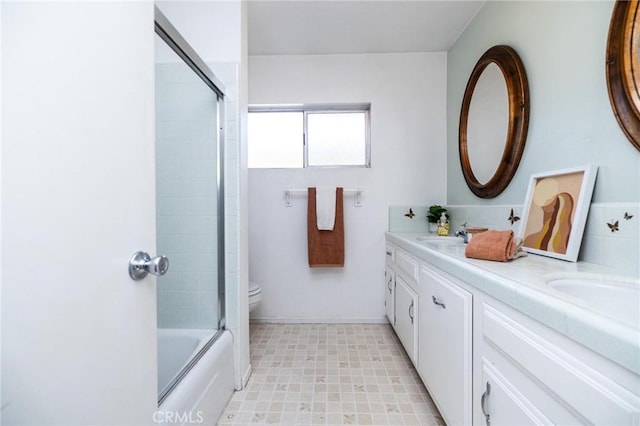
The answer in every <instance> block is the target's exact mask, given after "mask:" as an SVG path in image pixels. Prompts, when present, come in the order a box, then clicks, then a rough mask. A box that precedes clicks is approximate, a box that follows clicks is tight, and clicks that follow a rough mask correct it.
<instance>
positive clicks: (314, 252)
mask: <svg viewBox="0 0 640 426" xmlns="http://www.w3.org/2000/svg"><path fill="white" fill-rule="evenodd" d="M342 195H343V189H342V188H336V218H335V223H334V225H333V230H332V231H324V230H323V231H320V230H319V229H318V226H317V216H316V188H308V190H307V201H308V204H307V243H308V252H309V266H310V267H311V268H320V267H343V266H344V212H343V209H342V204H343V203H342V201H343V200H342Z"/></svg>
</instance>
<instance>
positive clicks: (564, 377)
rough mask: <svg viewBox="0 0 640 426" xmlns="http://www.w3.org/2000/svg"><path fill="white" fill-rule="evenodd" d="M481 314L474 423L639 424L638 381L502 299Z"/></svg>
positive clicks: (496, 425) (490, 301) (487, 303)
mask: <svg viewBox="0 0 640 426" xmlns="http://www.w3.org/2000/svg"><path fill="white" fill-rule="evenodd" d="M481 309H482V315H481V318H482V319H481V322H482V327H481V331H482V332H481V339H479V340H480V341H478V342H477V345H476V350H477V351H479V352H480V355H481V363H482V365H481V366H479V367H480V368H482V381H481V383H479V386H478V387H477V389H478V392H477V393H478V395H479V397H478V398H477V399H476V401H475V402H476V404H477V405H478V409H477V410H476V413H477V416H476V422H475V424H482V425H484V424H486V425H492V426H500V425H505V426H506V425H514V424H518V425H527V424H601V425H605V424H607V425H633V424H638V422H639V421H640V411H639V408H640V400H639V398H638V395H637V391H638V386H639V383H638V379H637V376H635V377H634V375H633V374H629V372H626V371H624V369H622V368H621V367H619V366H618V365H616V364H615V363H612V362H610V361H608V360H606V359H604V358H602V357H600V356H599V355H597V354H595V353H594V352H592V351H590V350H589V349H587V348H585V347H583V346H581V345H578V344H576V343H575V342H572V341H571V340H570V339H568V338H566V337H565V336H562V335H560V334H558V333H557V332H555V331H553V330H551V329H549V328H548V327H545V326H544V325H542V324H540V323H537V322H536V321H534V320H532V319H531V318H528V317H526V316H525V315H523V314H521V313H519V312H517V311H515V310H513V309H511V308H509V307H507V306H505V305H503V304H502V303H500V302H498V301H497V300H494V299H492V298H485V300H484V301H483V302H482V305H481ZM633 391H635V393H634V392H633Z"/></svg>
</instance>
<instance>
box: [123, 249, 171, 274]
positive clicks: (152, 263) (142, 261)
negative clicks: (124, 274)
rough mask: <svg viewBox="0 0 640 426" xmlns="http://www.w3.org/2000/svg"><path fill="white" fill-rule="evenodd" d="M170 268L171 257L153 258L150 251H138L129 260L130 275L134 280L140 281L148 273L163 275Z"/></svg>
mask: <svg viewBox="0 0 640 426" xmlns="http://www.w3.org/2000/svg"><path fill="white" fill-rule="evenodd" d="M168 270H169V259H167V257H166V256H156V257H154V258H151V256H149V253H145V252H144V251H137V252H135V253H134V254H133V257H132V258H131V260H130V261H129V276H130V277H131V279H132V280H134V281H139V280H141V279H143V278H144V277H146V276H147V274H151V275H155V276H157V277H159V276H162V275H164V274H166V273H167V271H168Z"/></svg>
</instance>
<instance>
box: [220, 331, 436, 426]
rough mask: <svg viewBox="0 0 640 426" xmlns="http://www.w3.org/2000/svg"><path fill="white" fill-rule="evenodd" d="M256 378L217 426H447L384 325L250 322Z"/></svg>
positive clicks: (401, 349)
mask: <svg viewBox="0 0 640 426" xmlns="http://www.w3.org/2000/svg"><path fill="white" fill-rule="evenodd" d="M251 364H252V366H253V374H252V376H251V378H250V379H249V383H248V385H247V387H246V389H245V390H243V391H240V392H236V393H235V394H234V395H233V397H232V399H231V401H230V402H229V404H228V406H227V408H226V410H225V411H224V413H222V416H221V418H220V421H219V423H218V424H219V425H251V424H279V425H296V426H300V425H342V424H355V425H394V426H400V425H421V426H424V425H434V426H436V425H444V422H443V420H442V417H440V414H439V413H438V409H437V408H436V407H435V405H434V404H433V401H432V400H431V398H430V397H429V394H428V393H427V391H426V389H425V387H424V385H423V384H422V382H421V380H420V378H419V377H418V374H417V372H416V370H415V369H414V368H413V365H412V364H411V361H410V360H409V358H408V357H407V354H406V353H405V351H404V349H403V347H402V344H401V343H400V341H399V340H398V339H397V337H396V335H395V333H394V332H393V329H392V328H391V326H390V325H386V324H252V325H251Z"/></svg>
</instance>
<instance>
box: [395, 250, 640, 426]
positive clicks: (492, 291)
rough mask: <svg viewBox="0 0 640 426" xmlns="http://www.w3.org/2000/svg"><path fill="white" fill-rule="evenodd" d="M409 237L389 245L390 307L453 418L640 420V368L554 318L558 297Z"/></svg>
mask: <svg viewBox="0 0 640 426" xmlns="http://www.w3.org/2000/svg"><path fill="white" fill-rule="evenodd" d="M402 242H403V241H402V240H400V241H399V242H398V245H397V246H396V245H394V244H391V243H389V242H388V243H387V264H386V279H387V282H386V286H387V287H386V288H385V302H386V304H387V307H386V314H387V316H388V317H389V319H390V322H391V324H392V325H393V326H394V329H395V331H396V334H397V335H398V337H399V339H400V341H401V342H402V344H403V345H404V347H405V349H406V351H407V354H408V355H409V357H410V358H411V360H412V361H413V363H414V365H415V366H416V369H417V371H418V372H419V374H420V377H421V378H422V380H423V381H424V384H425V386H426V388H427V389H428V391H429V394H430V395H431V397H432V398H433V400H434V402H435V404H436V406H437V407H438V409H439V410H440V413H441V414H442V416H443V418H444V420H445V421H446V422H447V424H449V425H474V426H482V425H487V426H501V425H508V426H511V425H528V424H563V425H564V424H566V425H574V424H597V425H640V375H638V374H637V373H635V372H634V371H632V370H629V369H628V368H625V367H623V366H622V365H621V364H619V363H616V362H614V361H613V360H611V359H608V358H607V357H605V356H603V355H601V354H600V353H599V352H597V351H596V350H593V349H591V348H589V347H588V345H586V344H581V343H579V342H578V341H576V340H574V339H573V338H571V337H569V336H568V335H567V333H574V334H577V335H580V334H582V335H588V334H587V333H589V330H588V329H581V328H580V327H581V326H580V325H578V324H580V323H576V322H573V323H569V324H572V327H573V329H570V330H566V332H563V330H562V327H556V326H555V324H553V323H549V324H548V325H547V321H549V318H554V317H553V316H550V315H549V312H551V311H552V310H554V309H556V310H557V309H559V308H558V307H557V304H558V303H559V302H558V301H557V300H555V299H553V298H551V299H548V296H546V295H544V294H535V293H534V292H532V291H531V290H527V291H522V292H521V291H520V287H519V284H520V283H518V282H515V281H510V280H509V278H507V277H508V274H507V273H503V271H507V269H500V268H502V266H501V265H498V264H494V263H491V264H487V268H480V267H478V266H476V265H474V264H473V263H471V262H466V260H465V259H464V257H460V256H457V257H455V258H453V259H452V260H448V259H447V257H446V255H445V256H443V254H442V253H443V252H437V251H434V250H435V249H434V250H431V251H430V250H426V251H425V249H421V248H418V247H415V248H413V246H412V245H411V244H406V245H403V244H401V243H402ZM445 253H446V252H445ZM538 263H539V261H538V262H535V263H534V265H538ZM521 264H522V265H523V266H525V267H526V264H527V263H526V262H524V261H523V262H521ZM489 268H493V270H492V269H489ZM494 270H495V272H494ZM459 272H460V273H459ZM462 277H464V279H463V278H462ZM478 277H481V279H478ZM494 277H497V278H495V280H494ZM467 280H468V281H467ZM478 284H481V285H482V287H480V286H479V285H478ZM514 284H518V285H514ZM390 289H391V290H390ZM517 298H518V300H517V301H518V302H519V303H520V304H521V305H522V304H523V302H527V303H529V304H530V306H528V309H529V314H524V313H523V312H522V311H521V310H518V309H516V308H515V306H516V305H514V304H512V303H510V301H514V302H515V301H516V299H517ZM545 298H547V299H545ZM531 306H535V307H536V309H532V308H531ZM562 308H563V309H566V307H562ZM576 309H577V308H576ZM566 315H569V313H567V314H566ZM574 315H575V314H574ZM392 319H393V320H392ZM603 321H604V319H603ZM606 327H614V325H613V324H612V325H606ZM613 330H615V329H613ZM612 333H613V331H612ZM599 336H601V337H599V338H600V339H602V338H604V339H608V337H607V335H604V336H603V335H602V334H600V335H599ZM612 336H613V337H612V338H613V339H616V337H615V336H614V335H613V334H612ZM614 341H615V340H614ZM603 344H604V343H603Z"/></svg>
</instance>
